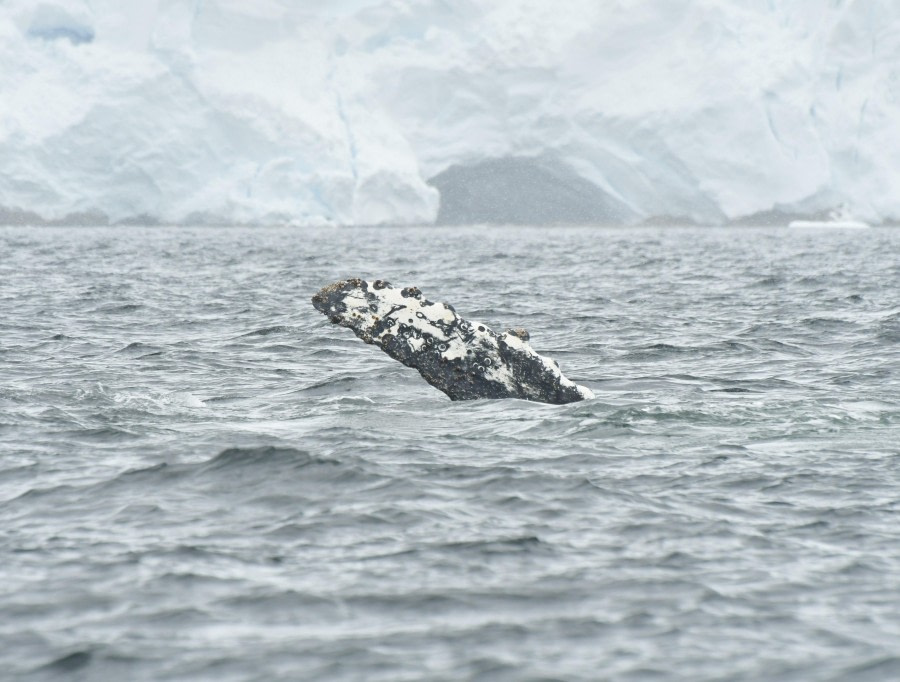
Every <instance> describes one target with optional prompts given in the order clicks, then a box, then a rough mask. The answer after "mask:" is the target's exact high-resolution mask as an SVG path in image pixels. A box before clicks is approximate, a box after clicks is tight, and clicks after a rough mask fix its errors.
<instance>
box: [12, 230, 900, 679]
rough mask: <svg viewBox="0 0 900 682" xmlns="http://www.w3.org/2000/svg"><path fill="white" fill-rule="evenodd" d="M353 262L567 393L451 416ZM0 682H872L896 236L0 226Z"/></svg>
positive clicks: (890, 524) (879, 608)
mask: <svg viewBox="0 0 900 682" xmlns="http://www.w3.org/2000/svg"><path fill="white" fill-rule="evenodd" d="M348 276H361V277H364V278H384V279H388V280H389V281H391V282H392V283H394V284H395V285H401V284H402V285H416V286H418V287H420V288H421V289H422V291H423V292H424V293H425V295H426V296H428V297H429V298H431V299H433V300H439V301H446V302H449V303H452V304H453V305H454V306H455V307H456V309H457V310H458V311H459V312H460V314H462V315H463V316H465V317H467V318H469V319H474V320H480V321H482V322H485V323H487V324H489V325H491V326H492V327H494V328H495V329H501V330H502V329H505V328H507V327H511V326H524V327H526V328H527V329H528V330H529V331H530V332H531V338H532V345H533V346H534V347H535V348H536V349H537V350H538V351H539V352H542V353H545V354H547V355H549V356H551V357H553V358H554V359H556V360H558V361H559V363H560V365H561V366H562V369H563V371H564V372H565V373H566V374H567V375H568V376H569V377H570V378H572V379H573V380H576V381H578V382H579V383H582V384H585V385H587V386H589V387H590V388H592V389H593V390H594V392H595V393H596V394H597V398H596V399H595V400H591V401H585V402H581V403H576V404H570V405H564V406H553V405H544V404H537V403H528V402H524V401H513V400H510V401H473V402H458V403H454V402H451V401H449V400H448V399H447V398H446V397H445V396H444V395H443V394H442V393H440V392H438V391H436V390H435V389H433V388H431V387H430V386H428V385H427V384H426V383H425V382H424V381H422V380H421V379H420V378H419V376H418V374H417V373H416V372H415V371H414V370H410V369H407V368H405V367H402V366H401V365H399V364H398V363H396V362H394V361H392V360H390V359H389V358H388V357H387V356H386V355H384V354H383V353H381V352H380V351H379V350H378V349H377V348H375V347H372V346H366V345H364V344H363V343H361V342H360V341H359V340H357V339H356V338H355V337H354V336H353V334H352V333H351V332H350V331H349V330H346V329H341V328H337V327H333V326H332V325H330V324H329V323H328V321H327V320H326V319H325V318H324V317H323V316H322V315H320V314H318V313H317V312H316V311H315V310H314V309H313V308H312V306H311V304H310V300H309V299H310V296H311V295H312V294H313V293H314V292H315V291H316V290H317V289H318V288H319V287H321V286H322V285H324V284H327V283H329V282H332V281H334V280H336V279H340V278H344V277H348ZM0 677H4V678H7V679H22V680H55V679H65V680H154V681H155V680H179V681H181V680H216V681H217V682H225V681H229V680H260V681H263V680H265V681H272V680H301V679H302V680H307V679H308V680H385V681H397V680H462V679H473V680H517V681H518V680H600V679H613V680H691V681H695V680H798V681H799V680H802V681H804V682H805V681H808V680H889V679H900V231H898V230H890V229H872V230H868V231H849V232H845V231H840V230H831V231H827V230H825V231H816V230H810V231H791V230H788V229H784V228H783V229H774V228H773V229H764V230H756V229H699V228H697V229H631V230H629V229H621V230H612V229H609V230H607V229H589V228H583V229H524V228H523V229H513V228H496V229H479V228H466V229H453V230H447V229H433V228H417V229H412V228H409V229H400V228H396V229H395V228H388V229H338V230H324V229H323V230H306V229H249V228H234V229H174V228H173V229H163V228H154V229H140V228H117V229H114V228H103V229H89V228H83V229H81V228H79V229H25V228H4V229H0Z"/></svg>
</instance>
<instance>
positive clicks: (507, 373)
mask: <svg viewBox="0 0 900 682" xmlns="http://www.w3.org/2000/svg"><path fill="white" fill-rule="evenodd" d="M312 302H313V306H314V307H315V308H316V310H318V311H319V312H321V313H323V314H324V315H326V316H327V317H328V318H329V319H330V320H331V322H333V323H334V324H338V325H340V326H342V327H348V328H349V329H352V330H353V332H354V333H355V334H356V335H357V336H358V337H359V338H360V339H362V340H363V341H365V342H366V343H369V344H373V345H377V346H379V347H380V348H381V349H382V350H383V351H384V352H385V353H387V354H388V355H390V356H391V357H392V358H394V359H395V360H399V361H400V362H402V363H403V364H404V365H406V366H407V367H412V368H414V369H417V370H418V371H419V374H421V375H422V377H423V378H424V379H425V381H427V382H428V383H429V384H431V385H432V386H434V387H435V388H437V389H439V390H441V391H443V392H444V393H446V394H447V395H448V396H450V399H451V400H474V399H477V398H521V399H524V400H534V401H537V402H544V403H554V404H562V403H572V402H576V401H579V400H585V399H587V398H593V397H594V394H593V393H592V392H591V390H590V389H589V388H586V387H584V386H579V385H577V384H575V383H574V382H573V381H571V380H569V379H567V378H566V377H565V376H563V373H562V372H561V371H560V369H559V365H558V364H557V363H556V362H555V361H553V360H550V359H549V358H545V357H543V356H541V355H539V354H538V353H537V352H535V351H534V349H533V348H532V347H531V345H530V344H529V342H528V341H529V336H528V333H527V332H526V331H525V330H523V329H510V330H508V331H506V332H505V333H502V334H497V333H496V332H494V331H493V330H491V329H489V328H488V327H487V326H486V325H483V324H481V323H479V322H470V321H469V320H465V319H463V318H462V317H460V316H459V315H457V314H456V311H455V310H454V309H453V307H452V306H450V305H447V304H446V303H433V302H432V301H429V300H428V299H426V298H425V297H424V296H423V295H422V292H421V291H419V289H417V288H416V287H406V288H403V289H400V288H397V287H393V286H391V285H390V284H389V283H388V282H385V281H382V280H376V281H374V282H366V281H364V280H361V279H348V280H342V281H339V282H335V283H334V284H330V285H328V286H326V287H324V288H322V289H321V290H320V291H319V292H318V293H316V295H315V296H313V297H312Z"/></svg>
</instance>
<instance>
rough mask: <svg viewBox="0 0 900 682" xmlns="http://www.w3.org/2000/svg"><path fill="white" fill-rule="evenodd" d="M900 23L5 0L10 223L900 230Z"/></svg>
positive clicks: (701, 5)
mask: <svg viewBox="0 0 900 682" xmlns="http://www.w3.org/2000/svg"><path fill="white" fill-rule="evenodd" d="M897 26H900V3H897V2H896V1H895V0H865V2H861V1H854V0H829V1H828V2H825V1H824V0H640V1H639V0H556V1H554V2H550V1H549V0H488V1H485V2H476V1H475V0H459V1H458V2H446V1H445V0H330V1H329V2H327V3H325V2H313V1H312V0H302V1H298V0H259V1H258V2H244V1H242V0H90V1H88V0H0V222H26V223H27V222H54V221H56V222H105V221H109V222H112V223H119V222H154V221H159V222H167V223H198V224H203V223H211V224H215V223H234V222H240V223H295V224H387V223H401V224H402V223H430V222H434V221H438V222H442V223H458V222H538V223H554V222H592V223H594V222H601V223H602V222H606V223H636V222H641V221H644V220H648V219H652V218H654V217H657V216H669V217H672V219H678V220H685V221H694V222H703V223H726V222H730V221H739V220H745V221H747V220H750V221H752V220H753V216H763V217H765V216H773V215H775V216H778V215H786V214H804V213H815V212H818V211H822V210H825V209H828V208H830V207H832V206H835V205H838V204H842V203H844V204H847V205H848V206H850V207H851V208H852V210H853V211H854V212H855V213H856V214H857V216H859V217H861V218H864V219H867V220H869V221H873V222H879V221H882V220H896V219H898V218H900V125H898V121H900V105H898V101H900V31H898V30H897V28H896V27H897ZM748 216H749V217H748Z"/></svg>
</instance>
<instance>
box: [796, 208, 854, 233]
mask: <svg viewBox="0 0 900 682" xmlns="http://www.w3.org/2000/svg"><path fill="white" fill-rule="evenodd" d="M788 227H839V228H844V229H860V228H865V227H869V224H868V223H864V222H862V221H861V220H856V219H855V218H854V217H853V215H852V214H851V213H850V209H848V208H847V206H845V205H844V204H841V205H840V206H838V207H837V208H835V209H833V210H832V211H831V212H829V214H828V218H827V219H826V220H792V221H791V222H790V223H788Z"/></svg>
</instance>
